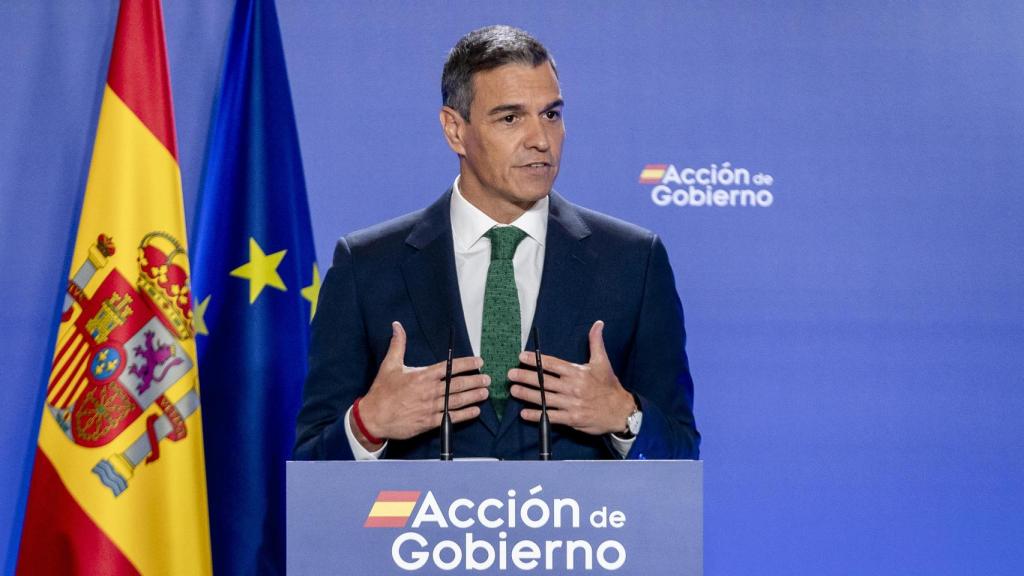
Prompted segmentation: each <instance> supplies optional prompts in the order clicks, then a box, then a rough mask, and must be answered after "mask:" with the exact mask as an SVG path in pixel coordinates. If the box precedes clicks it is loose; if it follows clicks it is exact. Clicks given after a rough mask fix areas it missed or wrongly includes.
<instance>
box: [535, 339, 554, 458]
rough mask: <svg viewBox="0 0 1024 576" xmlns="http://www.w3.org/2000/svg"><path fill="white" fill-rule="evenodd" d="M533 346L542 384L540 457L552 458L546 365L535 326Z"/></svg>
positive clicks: (538, 377) (538, 382) (538, 380)
mask: <svg viewBox="0 0 1024 576" xmlns="http://www.w3.org/2000/svg"><path fill="white" fill-rule="evenodd" d="M533 347H534V353H535V354H536V355H537V384H539V385H540V459H541V460H551V421H550V420H548V399H547V395H546V394H545V392H544V365H543V364H542V363H541V360H540V336H539V335H538V334H537V327H536V326H534V327H533Z"/></svg>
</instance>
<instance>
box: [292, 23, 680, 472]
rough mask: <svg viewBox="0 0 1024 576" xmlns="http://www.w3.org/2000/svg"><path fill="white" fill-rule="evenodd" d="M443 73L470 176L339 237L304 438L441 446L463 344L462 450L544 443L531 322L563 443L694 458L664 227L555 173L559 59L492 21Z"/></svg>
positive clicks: (355, 448) (341, 447)
mask: <svg viewBox="0 0 1024 576" xmlns="http://www.w3.org/2000/svg"><path fill="white" fill-rule="evenodd" d="M441 83H442V100H443V106H442V108H441V112H440V120H441V127H442V130H443V132H444V136H445V139H446V140H447V142H448V145H449V146H450V147H451V149H452V150H453V151H454V152H455V153H456V154H457V155H458V157H459V176H458V178H456V180H455V183H454V184H453V185H452V188H451V189H449V191H448V192H446V193H445V194H444V195H443V196H442V197H441V198H440V199H439V200H437V201H436V202H435V203H434V204H433V205H431V206H430V207H428V208H426V209H424V210H421V211H419V212H416V213H413V214H410V215H407V216H404V217H401V218H398V219H396V220H393V221H390V222H386V223H384V224H381V225H378V226H375V227H372V228H370V229H367V230H363V231H360V232H356V233H353V234H350V235H348V236H346V237H344V238H342V239H341V240H339V242H338V245H337V248H336V250H335V255H334V265H333V267H332V268H331V270H330V271H329V272H328V274H327V277H326V279H325V281H324V284H323V287H322V290H321V294H320V301H319V304H318V309H317V315H316V318H315V319H314V322H313V340H312V350H311V354H310V371H309V376H308V378H307V380H306V387H305V392H304V402H303V407H302V410H301V412H300V414H299V418H298V431H297V441H296V448H295V457H296V458H299V459H328V460H335V459H352V458H355V459H361V460H367V459H375V458H381V457H388V458H406V459H410V458H434V459H436V458H438V456H439V453H440V440H439V434H438V427H439V425H440V423H441V414H442V409H443V404H444V378H445V369H446V362H445V360H446V359H447V356H448V350H449V346H450V345H451V346H453V347H454V355H455V357H456V358H455V359H454V361H453V363H452V372H453V373H454V374H455V375H456V376H455V377H453V378H452V380H451V396H450V404H449V405H450V410H451V412H450V413H451V418H452V421H453V423H454V426H453V429H454V449H455V452H456V456H457V457H470V456H485V457H496V458H501V459H536V458H537V456H538V451H539V446H538V445H539V441H538V438H539V436H538V424H537V422H538V421H539V418H540V411H539V409H538V407H539V404H540V391H539V389H538V381H537V375H536V366H535V359H534V353H533V352H532V351H533V350H534V349H535V344H534V342H533V337H532V336H530V334H531V331H530V330H529V329H530V327H531V326H533V327H536V329H537V333H538V336H539V340H540V341H541V345H542V346H541V350H542V352H543V353H544V356H543V357H542V363H543V367H544V370H545V372H546V377H545V379H544V380H545V381H544V384H545V389H546V395H547V406H548V412H549V416H550V420H551V423H552V437H551V448H552V452H553V457H554V458H556V459H603V458H635V459H646V458H692V459H695V458H697V457H698V448H699V444H700V435H699V434H698V432H697V429H696V426H695V423H694V418H693V412H692V398H693V382H692V380H691V378H690V373H689V367H688V362H687V358H686V352H685V338H686V337H685V331H684V329H683V313H682V307H681V305H680V303H679V298H678V296H677V294H676V290H675V281H674V279H673V275H672V270H671V268H670V266H669V263H668V256H667V254H666V252H665V249H664V247H663V246H662V243H661V241H660V240H659V239H658V238H657V236H655V235H653V234H651V233H650V232H647V231H645V230H642V229H639V228H637V227H635V226H632V225H630V224H626V223H624V222H621V221H618V220H614V219H612V218H609V217H607V216H604V215H601V214H598V213H595V212H593V211H590V210H586V209H584V208H580V207H577V206H574V205H572V204H570V203H569V202H567V201H566V200H565V199H563V198H562V197H561V196H559V195H558V194H557V193H555V192H554V191H552V188H551V187H552V184H553V183H554V181H555V177H556V176H557V174H558V168H559V161H560V158H561V151H562V141H563V139H564V137H565V130H564V126H563V123H562V106H563V102H562V97H561V92H560V89H559V85H558V77H557V72H556V69H555V63H554V61H553V59H552V58H551V57H550V56H549V55H548V53H547V51H546V49H545V48H544V47H543V46H542V45H541V44H540V43H539V42H537V41H536V40H535V39H533V38H532V37H530V36H529V35H528V34H527V33H525V32H523V31H522V30H518V29H515V28H510V27H507V26H492V27H488V28H483V29H480V30H476V31H474V32H471V33H470V34H468V35H466V36H465V37H463V38H462V39H461V40H459V42H458V43H457V44H456V45H455V47H454V48H453V49H452V51H451V53H450V54H449V57H448V61H447V62H446V64H445V67H444V73H443V76H442V82H441ZM524 350H526V351H524ZM527 351H528V352H527Z"/></svg>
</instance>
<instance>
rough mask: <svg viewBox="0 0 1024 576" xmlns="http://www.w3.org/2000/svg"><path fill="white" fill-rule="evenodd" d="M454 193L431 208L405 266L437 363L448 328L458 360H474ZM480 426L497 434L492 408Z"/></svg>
mask: <svg viewBox="0 0 1024 576" xmlns="http://www.w3.org/2000/svg"><path fill="white" fill-rule="evenodd" d="M450 202H451V190H449V191H448V192H447V193H446V194H445V195H444V196H442V197H441V198H440V199H439V200H438V201H437V202H435V203H434V204H432V205H431V206H429V207H428V208H427V209H426V210H425V211H424V214H423V218H422V219H421V220H420V221H419V223H417V224H416V226H415V227H413V229H412V232H410V233H409V236H408V237H407V238H406V240H405V242H406V244H408V245H409V246H411V247H412V248H413V249H414V250H413V251H412V253H411V254H409V256H408V257H407V258H406V259H405V261H404V262H403V263H402V276H403V277H404V278H405V285H406V289H407V290H408V292H409V300H410V301H411V302H412V306H413V310H415V312H416V319H417V320H418V321H419V325H420V328H421V329H422V331H423V333H424V334H425V335H426V338H427V342H428V344H429V345H430V350H431V352H433V354H434V358H435V360H436V361H437V362H441V361H443V360H446V359H447V358H448V327H449V326H452V327H453V328H454V330H455V334H454V336H455V357H456V358H458V357H460V356H472V355H473V348H472V346H471V345H470V342H469V332H468V331H467V330H466V319H465V316H464V315H463V313H462V298H461V296H460V294H459V281H458V274H457V273H456V271H455V250H454V248H453V241H452V227H451V212H450ZM480 420H481V421H482V422H483V423H484V425H485V426H487V428H488V429H489V430H490V431H491V433H492V434H493V433H494V432H496V431H497V429H498V418H497V416H496V415H495V412H494V409H493V408H492V407H491V404H490V403H489V402H488V403H486V404H485V405H482V406H481V407H480Z"/></svg>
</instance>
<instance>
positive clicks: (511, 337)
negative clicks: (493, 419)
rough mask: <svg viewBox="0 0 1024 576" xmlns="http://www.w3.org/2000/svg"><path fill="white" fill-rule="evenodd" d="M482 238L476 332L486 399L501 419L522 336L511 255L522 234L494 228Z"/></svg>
mask: <svg viewBox="0 0 1024 576" xmlns="http://www.w3.org/2000/svg"><path fill="white" fill-rule="evenodd" d="M484 236H487V237H488V238H490V240H491V265H490V266H489V267H488V268H487V285H486V286H485V287H484V318H483V326H482V327H481V331H480V355H481V356H482V357H483V359H484V367H483V373H484V374H487V375H488V376H490V377H491V386H490V398H491V403H492V404H493V405H494V410H495V411H496V412H497V413H498V420H501V416H502V414H503V413H504V412H505V403H506V402H508V388H509V386H508V371H509V370H511V369H512V368H515V367H516V366H518V365H519V352H520V351H522V348H521V346H522V342H521V339H522V334H521V331H520V324H521V322H520V320H519V293H518V292H517V291H516V276H515V271H514V270H513V268H512V256H513V255H514V254H515V253H516V247H517V246H518V245H519V242H521V241H522V240H523V238H525V237H526V232H523V231H522V230H520V229H519V228H516V227H514V226H502V227H497V226H496V227H494V228H491V229H490V230H488V231H487V233H486V234H484Z"/></svg>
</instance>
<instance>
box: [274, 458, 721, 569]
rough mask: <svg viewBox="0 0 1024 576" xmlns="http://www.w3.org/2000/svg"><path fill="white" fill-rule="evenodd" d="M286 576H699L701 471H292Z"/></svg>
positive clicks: (530, 466)
mask: <svg viewBox="0 0 1024 576" xmlns="http://www.w3.org/2000/svg"><path fill="white" fill-rule="evenodd" d="M287 501H288V502H287V504H288V519H287V530H288V536H287V545H288V561H287V565H288V574H290V575H307V574H313V575H320V574H332V575H334V574H340V575H362V574H366V575H385V574H431V575H433V574H445V573H449V574H464V573H471V574H630V575H633V574H638V575H644V576H655V575H662V574H666V575H667V574H671V575H685V576H691V575H700V574H702V573H703V557H702V550H703V467H702V463H701V462H699V461H691V460H678V461H664V460H643V461H565V462H496V461H486V462H481V461H455V462H438V461H380V462H288V464H287Z"/></svg>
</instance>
